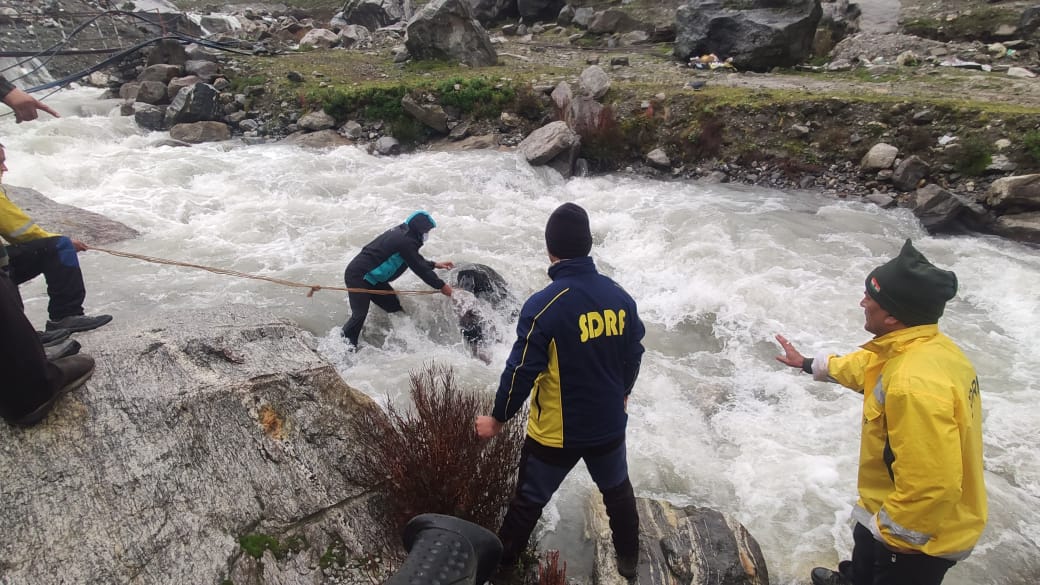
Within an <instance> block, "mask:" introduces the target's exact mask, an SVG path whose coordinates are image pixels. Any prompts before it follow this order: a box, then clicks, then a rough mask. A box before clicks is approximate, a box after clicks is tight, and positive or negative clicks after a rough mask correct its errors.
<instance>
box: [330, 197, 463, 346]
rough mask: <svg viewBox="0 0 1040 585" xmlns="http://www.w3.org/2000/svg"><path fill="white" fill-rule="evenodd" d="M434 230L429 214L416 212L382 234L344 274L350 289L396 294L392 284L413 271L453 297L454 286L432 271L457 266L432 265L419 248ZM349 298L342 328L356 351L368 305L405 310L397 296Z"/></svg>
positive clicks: (353, 294) (354, 294)
mask: <svg viewBox="0 0 1040 585" xmlns="http://www.w3.org/2000/svg"><path fill="white" fill-rule="evenodd" d="M435 227H437V223H436V222H435V221H433V217H432V216H430V214H429V213H427V212H425V211H416V212H415V213H413V214H411V215H409V216H408V219H406V220H405V222H404V223H402V224H400V225H397V226H394V227H392V228H390V229H389V230H387V231H385V232H383V233H382V234H381V235H380V236H379V237H378V238H376V239H374V240H372V241H371V242H369V243H368V244H367V245H366V246H365V247H364V248H362V249H361V252H359V253H358V255H357V256H355V257H354V259H353V260H351V261H350V264H347V269H346V270H345V271H344V273H343V280H344V282H346V284H347V288H351V289H365V290H385V291H393V290H394V289H393V287H392V286H390V282H391V281H393V280H396V279H397V278H398V277H399V276H401V275H402V274H404V271H405V270H407V269H409V268H410V269H411V270H412V272H414V273H415V274H417V275H418V276H419V278H421V279H422V280H423V282H425V283H426V284H428V285H430V286H432V287H433V288H435V289H438V290H440V291H441V294H444V295H447V296H449V297H450V296H451V293H452V289H451V285H449V284H447V283H446V282H444V281H443V280H441V278H440V277H439V276H437V273H436V272H434V271H433V270H434V269H435V268H441V269H451V268H454V267H455V264H454V263H452V262H433V261H432V260H427V259H426V258H423V256H422V254H420V253H419V248H421V247H422V245H423V243H424V242H426V238H427V237H428V236H429V233H430V230H432V229H433V228H435ZM347 298H348V299H349V301H350V319H348V320H347V322H346V323H345V324H344V325H343V337H345V338H347V341H349V342H350V344H351V345H352V346H354V347H357V345H358V338H359V337H360V336H361V328H362V327H364V325H365V318H366V317H367V316H368V306H369V303H375V304H376V306H377V307H379V308H380V309H383V310H384V311H386V312H387V313H395V312H397V311H400V310H402V309H401V301H400V300H399V299H398V298H397V295H396V294H373V293H366V292H353V291H351V292H348V293H347Z"/></svg>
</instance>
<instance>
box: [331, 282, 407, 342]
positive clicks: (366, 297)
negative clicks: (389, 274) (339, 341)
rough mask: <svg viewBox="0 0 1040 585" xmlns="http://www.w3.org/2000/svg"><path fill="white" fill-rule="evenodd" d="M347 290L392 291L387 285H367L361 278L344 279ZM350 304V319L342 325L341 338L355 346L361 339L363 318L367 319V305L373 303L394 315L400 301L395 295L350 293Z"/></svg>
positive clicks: (348, 295) (399, 307)
mask: <svg viewBox="0 0 1040 585" xmlns="http://www.w3.org/2000/svg"><path fill="white" fill-rule="evenodd" d="M343 280H344V282H346V284H347V288H364V289H369V290H394V289H393V287H392V286H390V284H389V283H386V282H384V283H380V284H369V283H368V281H366V280H365V279H363V278H357V279H355V278H352V277H350V276H349V275H347V276H345V277H344V279H343ZM347 300H348V301H349V302H350V318H349V319H347V322H346V323H345V324H344V325H343V337H346V338H347V340H348V341H350V343H352V344H353V345H355V346H357V344H358V338H359V337H361V328H362V327H364V326H365V318H366V317H368V305H369V303H375V304H376V306H377V307H379V308H380V309H383V310H384V311H386V312H387V313H396V312H397V311H400V310H402V309H401V301H400V300H399V299H398V298H397V295H373V294H369V293H358V292H351V293H347Z"/></svg>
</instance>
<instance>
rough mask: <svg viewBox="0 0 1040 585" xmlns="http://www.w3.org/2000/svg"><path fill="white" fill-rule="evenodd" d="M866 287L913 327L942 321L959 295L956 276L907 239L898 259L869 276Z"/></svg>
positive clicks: (885, 308) (868, 292)
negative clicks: (926, 256)
mask: <svg viewBox="0 0 1040 585" xmlns="http://www.w3.org/2000/svg"><path fill="white" fill-rule="evenodd" d="M866 287H867V294H868V295H870V298H872V299H874V300H875V301H877V304H879V305H881V308H882V309H884V310H885V311H887V312H888V313H889V314H890V315H892V316H893V317H895V318H896V319H899V321H901V322H902V323H903V324H904V325H906V326H907V327H914V326H916V325H926V324H930V323H937V322H938V321H939V317H941V316H942V314H943V309H944V308H946V301H948V300H950V299H952V298H953V295H955V294H957V275H956V274H954V273H953V272H950V271H949V270H943V269H941V268H937V267H936V266H935V265H934V264H932V263H931V262H929V261H928V259H927V258H925V257H924V254H922V253H920V252H918V251H917V249H916V248H914V246H913V244H911V243H910V240H907V241H906V243H905V244H903V249H902V250H900V251H899V255H898V256H896V257H895V258H893V259H891V260H889V261H888V262H886V263H884V264H882V265H881V266H878V267H877V268H875V269H874V270H873V271H872V272H871V273H870V274H869V275H867V281H866Z"/></svg>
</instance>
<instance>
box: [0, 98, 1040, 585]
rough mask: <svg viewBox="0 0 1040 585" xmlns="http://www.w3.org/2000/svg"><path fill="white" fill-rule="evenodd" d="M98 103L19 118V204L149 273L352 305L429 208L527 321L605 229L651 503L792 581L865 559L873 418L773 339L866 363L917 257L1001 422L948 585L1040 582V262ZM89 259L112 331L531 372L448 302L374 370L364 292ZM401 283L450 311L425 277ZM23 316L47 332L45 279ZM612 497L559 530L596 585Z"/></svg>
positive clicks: (803, 211) (598, 249) (768, 212)
mask: <svg viewBox="0 0 1040 585" xmlns="http://www.w3.org/2000/svg"><path fill="white" fill-rule="evenodd" d="M97 95H98V91H97V90H86V89H81V90H75V91H71V92H64V93H62V94H59V95H56V96H54V97H52V98H50V99H49V100H48V103H50V104H52V105H54V106H55V107H57V108H58V109H59V110H60V111H61V112H62V113H63V117H62V118H61V119H50V118H48V117H46V115H45V116H44V119H41V120H40V121H37V122H33V123H27V124H21V125H18V126H16V125H15V124H14V121H13V119H12V117H11V116H6V117H2V118H0V139H2V141H3V142H4V143H5V144H6V146H7V161H8V166H9V167H10V172H9V173H8V174H6V175H5V176H4V182H5V183H7V184H12V185H19V186H25V187H32V188H34V189H37V190H39V191H40V192H42V193H43V194H44V195H46V196H48V197H51V198H52V199H55V200H57V201H59V202H62V203H67V204H71V205H76V206H79V207H83V208H86V209H89V210H91V211H95V212H98V213H101V214H104V215H106V216H108V217H110V218H112V219H115V220H118V221H121V222H123V223H126V224H128V225H130V226H132V227H134V228H136V229H137V230H139V231H140V232H141V236H140V237H139V238H137V239H135V240H132V241H126V242H121V243H119V244H116V245H113V246H111V247H113V248H118V249H120V250H124V251H128V252H133V253H138V254H144V255H148V256H158V257H162V258H169V259H174V260H181V261H186V262H191V263H196V264H203V265H209V266H216V267H221V268H226V269H231V270H236V271H241V272H249V273H256V274H262V275H266V276H272V277H276V278H281V279H287V280H293V281H298V282H305V283H315V284H325V285H338V286H342V273H343V268H344V267H345V265H346V263H347V262H348V261H349V260H350V258H351V257H352V256H353V255H354V254H355V253H356V252H357V251H358V250H359V249H360V247H361V246H362V245H363V244H365V243H366V242H367V241H369V240H370V239H371V238H373V237H374V236H376V235H377V234H379V233H381V232H382V231H383V230H385V229H387V228H388V227H390V226H392V225H394V224H396V223H399V222H401V221H403V220H404V219H405V218H406V217H407V216H408V214H409V213H411V212H412V211H414V210H416V209H426V210H428V211H429V212H430V213H431V214H432V215H433V217H434V218H435V219H436V220H437V222H438V228H437V229H435V230H434V231H433V232H432V233H431V237H430V240H429V242H428V243H427V245H426V247H424V248H423V253H424V254H425V255H426V256H427V257H428V258H431V259H435V260H453V261H455V262H456V263H458V262H464V261H469V262H479V263H483V264H487V265H489V266H491V267H492V268H494V269H496V270H497V271H498V272H500V273H501V274H502V276H503V277H504V278H505V279H506V280H507V282H509V283H510V285H511V287H512V289H513V291H514V293H515V294H516V295H517V296H518V297H520V298H525V297H526V296H527V295H528V294H530V293H531V292H533V291H535V290H537V289H539V288H541V287H543V286H544V285H545V284H546V283H547V276H546V272H545V271H546V268H547V265H548V260H547V258H546V255H545V251H544V240H543V228H544V225H545V220H546V218H547V217H548V215H549V213H550V211H551V210H552V209H553V208H555V207H556V206H557V205H559V204H560V203H562V202H564V201H574V202H576V203H578V204H580V205H582V206H584V207H585V208H587V209H588V210H589V213H590V215H591V218H592V228H593V233H594V236H595V243H594V248H593V256H594V258H595V259H596V262H597V265H598V266H599V268H600V269H601V270H602V271H603V272H605V273H606V274H608V275H610V276H611V277H613V278H614V279H616V280H617V281H618V282H620V283H621V284H622V285H623V286H624V287H625V288H626V289H627V290H628V291H629V292H630V293H631V294H632V296H633V297H635V299H636V300H637V302H638V303H639V305H640V312H641V316H642V318H643V319H644V321H645V322H646V325H647V329H648V333H647V337H646V348H647V352H646V355H645V358H644V361H643V368H642V374H641V376H640V378H639V381H638V383H637V385H636V389H635V392H634V394H633V397H632V400H631V402H630V415H631V417H630V424H629V458H630V465H631V471H632V479H633V483H634V485H635V488H636V492H637V494H638V495H641V496H648V497H655V498H664V499H667V500H670V501H672V502H674V503H676V504H680V505H698V506H708V507H711V508H714V509H717V510H719V511H722V512H724V513H727V514H731V515H733V516H735V517H736V518H737V519H738V520H740V521H741V522H742V523H743V524H744V525H745V526H747V528H748V529H749V530H750V532H751V534H752V535H754V537H755V538H756V539H757V540H758V542H759V543H760V545H761V546H762V550H763V553H764V555H765V558H766V561H767V564H768V568H769V572H770V577H771V581H772V582H773V583H779V584H795V583H808V574H809V571H810V569H811V568H812V567H813V566H815V565H824V566H834V565H836V563H837V562H838V561H839V560H840V559H842V558H847V557H848V555H849V552H850V547H851V530H850V528H849V524H848V515H849V510H850V508H851V506H852V504H853V503H854V501H855V493H856V462H857V456H858V440H859V417H860V396H859V395H857V394H855V393H853V392H851V391H847V390H845V389H843V388H841V387H838V386H831V385H825V384H822V383H816V382H813V381H812V380H811V379H810V378H809V377H808V376H806V375H804V374H801V373H799V372H798V371H795V370H792V369H790V368H786V367H783V366H781V365H780V364H779V363H777V362H776V361H775V360H774V359H773V358H774V356H775V355H777V354H778V353H779V347H778V346H777V345H776V343H775V342H774V340H773V336H774V335H775V334H777V333H782V334H784V335H786V336H787V337H788V338H789V339H791V341H792V342H793V343H794V344H795V345H796V346H797V347H798V348H799V349H801V350H802V351H803V353H806V354H807V355H812V354H813V353H815V352H816V351H818V350H822V349H833V350H835V351H838V352H846V351H849V350H851V349H853V348H855V347H856V346H857V345H858V344H860V343H863V342H865V341H866V340H867V339H868V337H869V334H868V333H867V332H866V331H864V330H863V312H862V310H861V309H860V307H859V306H858V302H859V300H860V298H861V297H862V294H863V278H864V276H865V275H866V274H867V272H869V271H870V269H872V268H873V267H875V266H877V265H879V264H881V263H882V262H884V261H886V260H887V259H889V258H890V257H892V256H893V255H895V254H896V253H897V252H898V250H899V247H900V246H901V245H902V243H903V241H904V240H905V239H906V238H913V240H914V242H915V244H916V245H917V246H918V247H919V249H921V250H922V251H923V252H924V253H925V255H927V256H928V257H929V259H931V260H932V261H933V262H935V263H936V264H938V265H939V266H942V267H946V268H949V269H952V270H954V271H955V272H956V273H957V275H958V277H959V280H960V291H959V293H958V295H957V297H956V298H955V299H954V300H953V301H952V302H950V303H949V305H948V306H947V309H946V315H945V316H944V317H943V319H942V321H941V322H940V325H941V327H942V329H943V330H944V331H945V332H946V333H948V334H949V335H950V336H951V337H952V338H953V339H955V340H956V341H957V342H958V343H959V344H961V346H962V348H963V349H964V350H965V352H966V353H967V355H968V356H969V357H970V358H971V359H972V360H973V362H974V364H975V366H976V368H977V369H978V373H979V377H980V381H981V384H982V392H983V409H984V413H985V417H986V418H985V449H986V452H985V459H986V470H987V473H986V480H987V484H988V489H989V502H990V523H989V526H988V527H987V529H986V532H985V534H984V535H983V538H982V540H981V542H980V543H979V546H978V547H977V548H976V550H975V553H974V554H973V555H972V556H971V558H970V559H968V560H967V561H964V562H962V563H959V564H958V565H957V566H956V567H955V568H954V569H953V570H951V572H950V573H949V574H948V577H947V579H946V583H948V584H950V585H968V584H983V583H985V584H1027V583H1028V584H1032V583H1037V582H1040V449H1038V448H1037V446H1038V445H1040V406H1038V405H1037V402H1038V400H1037V399H1038V397H1040V382H1038V381H1037V377H1038V373H1040V293H1038V291H1040V252H1038V250H1036V249H1032V248H1029V247H1026V246H1022V245H1019V244H1016V243H1013V242H1009V241H1006V240H1002V239H998V238H991V237H982V236H974V237H950V238H935V237H930V236H928V235H927V234H926V233H925V232H924V231H923V229H922V228H921V226H920V225H919V223H918V222H917V220H916V219H915V218H914V217H913V215H912V214H910V213H909V212H908V211H906V210H897V211H884V210H881V209H879V208H877V207H874V206H872V205H868V204H862V203H859V202H855V201H838V200H833V199H830V198H826V197H823V196H820V195H816V194H813V193H805V192H800V193H785V192H778V191H770V190H766V189H761V188H751V187H740V186H729V185H709V184H698V183H681V182H660V181H653V180H647V179H643V178H638V177H634V176H628V175H623V174H622V175H614V176H604V177H595V178H583V179H573V180H570V181H564V180H562V179H561V178H560V176H559V175H557V174H556V173H555V172H553V171H549V170H546V169H544V168H532V167H530V166H529V165H527V164H526V163H525V162H523V161H522V160H521V159H520V158H518V157H517V156H516V155H514V154H511V153H499V152H468V153H456V154H430V153H425V154H414V155H405V156H400V157H396V158H381V157H375V156H371V155H369V154H366V153H365V151H364V150H362V149H360V148H354V147H344V148H339V149H335V150H331V151H314V150H305V149H302V148H298V147H293V146H283V145H253V146H249V145H245V144H243V143H241V142H238V141H230V142H225V143H219V144H205V145H200V146H195V147H192V148H172V147H153V146H151V144H152V143H153V142H155V141H157V140H158V139H160V138H163V137H164V135H163V134H161V133H148V132H145V131H143V130H141V129H140V128H138V127H136V125H135V124H134V122H133V120H132V119H130V118H122V117H118V116H116V115H114V114H110V112H111V111H112V109H113V108H115V106H116V103H115V102H100V101H98V100H97V99H96V96H97ZM4 111H6V109H5V110H4ZM68 235H71V236H75V235H76V234H68ZM81 261H82V264H83V267H84V273H85V277H86V280H87V289H88V296H87V311H88V313H101V312H104V313H111V314H112V315H114V316H115V318H116V319H120V320H132V319H135V318H137V316H139V315H141V314H143V313H146V312H148V311H152V310H157V309H160V308H185V307H212V306H219V305H223V304H225V303H248V304H251V305H256V306H261V307H265V308H267V309H269V310H270V312H271V314H272V316H278V317H284V318H287V319H289V320H292V321H294V322H296V323H298V324H299V325H300V326H302V327H303V328H305V329H307V330H309V331H310V332H312V333H313V334H314V335H315V336H317V337H318V338H319V348H320V351H321V352H322V353H323V355H324V356H325V357H326V358H327V359H328V360H330V361H331V362H332V363H334V364H335V365H336V367H337V368H338V370H339V372H340V373H341V374H342V376H343V378H344V379H345V380H346V381H347V383H349V384H350V385H352V386H354V387H356V388H359V389H361V390H363V391H364V392H367V393H369V394H370V395H372V396H374V397H376V398H377V399H378V400H381V401H385V400H386V398H387V397H388V396H389V398H390V399H391V400H400V399H401V398H402V397H404V396H407V388H408V375H409V373H410V372H411V371H414V370H416V369H418V368H420V367H422V366H423V364H426V363H429V362H434V361H435V362H437V363H439V364H445V365H450V366H452V367H454V368H455V370H456V373H457V379H459V380H460V381H461V382H462V383H463V384H464V385H465V386H466V387H470V388H472V389H474V390H476V391H481V392H493V391H494V388H495V386H496V384H497V380H498V376H499V374H500V372H501V368H502V366H503V363H504V360H505V357H506V355H507V353H508V342H503V343H501V344H499V345H498V346H496V347H494V348H493V352H492V353H493V356H492V357H493V361H492V363H491V364H490V365H485V364H484V363H482V362H480V361H478V360H476V359H473V358H472V357H470V355H469V354H468V352H467V351H466V348H465V347H464V345H463V343H462V338H461V335H460V334H459V332H458V329H457V325H456V323H455V317H454V314H453V312H452V311H451V306H450V300H449V299H447V298H446V297H443V296H441V295H432V296H413V297H404V299H403V303H404V306H405V309H406V312H407V315H395V316H393V317H392V318H389V317H388V316H387V315H386V314H385V313H382V312H381V311H380V310H379V309H376V308H373V309H372V311H371V313H370V315H369V319H368V323H367V325H366V329H365V332H364V334H363V336H362V344H363V348H362V349H361V351H359V352H358V353H356V354H347V353H346V352H345V351H344V346H343V343H342V342H341V340H340V337H339V334H338V327H339V326H340V325H342V323H343V322H344V321H345V320H346V319H347V317H348V313H349V310H348V307H347V304H346V302H345V295H344V293H341V292H331V291H321V292H318V293H317V294H316V295H315V296H314V298H312V299H308V298H306V296H305V293H304V291H302V290H301V289H291V288H286V287H282V286H278V285H275V284H271V283H267V282H262V281H255V280H245V279H237V278H231V277H227V276H220V275H216V274H211V273H208V272H204V271H199V270H194V269H190V268H180V267H172V266H160V265H156V264H149V263H145V262H140V261H137V260H129V259H125V258H117V257H113V256H110V255H106V254H103V253H100V252H89V253H85V254H82V255H81ZM39 280H42V279H39ZM395 284H396V286H397V287H398V288H400V289H414V290H422V289H424V288H426V286H425V285H424V284H423V283H422V282H421V281H419V280H418V279H417V278H416V277H415V276H414V275H412V274H408V275H406V276H405V277H403V278H401V279H400V280H399V281H397V282H396V283H395ZM23 293H24V295H25V297H26V301H27V312H28V314H29V316H30V318H31V319H32V320H33V322H34V323H35V324H37V326H38V327H40V326H42V325H43V322H44V320H45V318H46V315H45V308H46V294H45V290H44V287H43V284H42V282H33V283H31V284H28V285H26V286H24V287H23ZM503 321H506V317H504V316H503ZM502 325H503V326H504V327H505V328H506V330H507V331H512V327H513V324H512V323H508V322H504V323H503V324H502ZM85 351H88V352H89V351H90V348H89V347H86V348H85ZM506 463H507V462H503V464H506ZM593 489H595V488H594V486H593V484H592V482H591V480H590V479H589V477H588V474H587V472H585V470H584V468H582V467H581V466H579V468H578V469H576V470H575V472H574V473H572V474H571V476H570V477H569V478H568V479H567V481H566V482H565V484H564V487H563V489H562V490H561V492H560V493H559V494H558V496H557V497H556V498H555V499H554V501H553V502H552V503H551V504H550V506H549V507H548V508H547V510H546V514H545V515H544V517H543V520H544V522H543V525H542V528H540V530H539V533H538V534H539V536H540V537H541V544H542V546H543V547H548V548H559V549H561V551H562V556H563V558H564V560H566V561H567V562H568V567H569V569H570V572H571V574H572V575H580V574H581V573H582V572H583V571H587V570H588V566H589V564H590V559H589V556H590V554H589V551H588V550H586V549H585V548H584V546H583V545H582V544H581V542H580V540H581V539H580V535H581V506H582V502H583V501H584V498H585V496H586V495H587V494H588V493H590V490H593Z"/></svg>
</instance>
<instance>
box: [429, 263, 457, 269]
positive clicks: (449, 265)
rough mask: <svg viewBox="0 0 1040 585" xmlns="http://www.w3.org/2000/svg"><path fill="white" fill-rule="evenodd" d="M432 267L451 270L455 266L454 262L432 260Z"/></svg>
mask: <svg viewBox="0 0 1040 585" xmlns="http://www.w3.org/2000/svg"><path fill="white" fill-rule="evenodd" d="M433 267H434V268H440V269H442V270H451V269H452V268H455V263H454V262H434V263H433Z"/></svg>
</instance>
